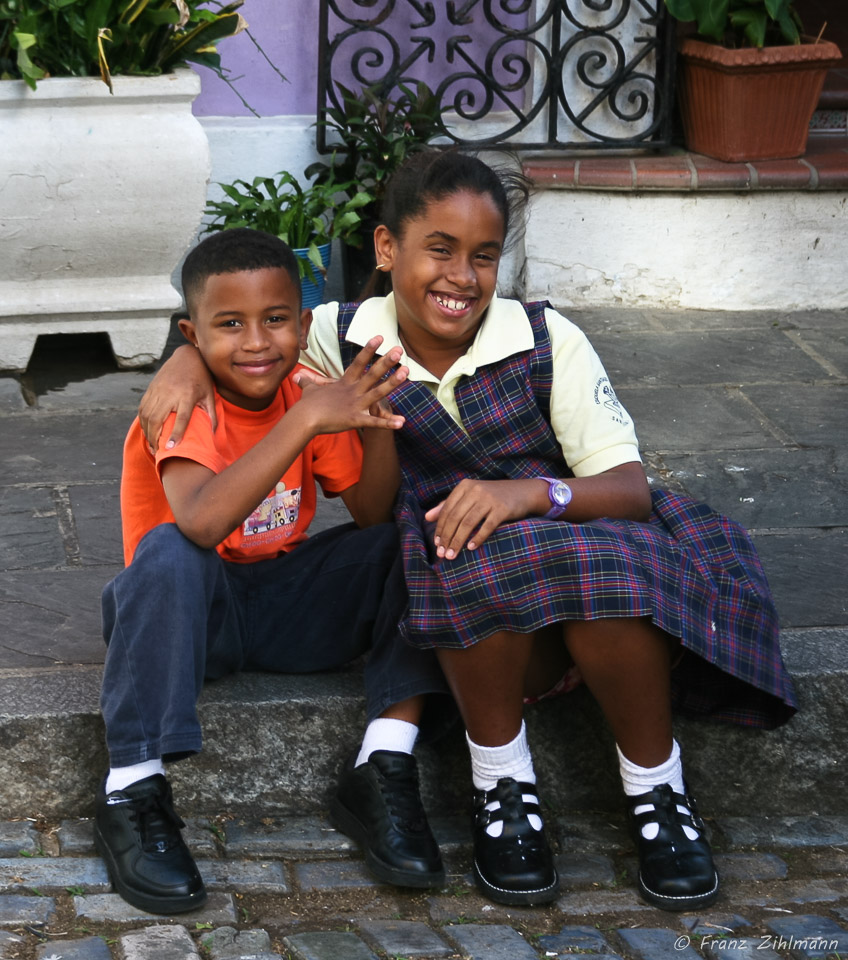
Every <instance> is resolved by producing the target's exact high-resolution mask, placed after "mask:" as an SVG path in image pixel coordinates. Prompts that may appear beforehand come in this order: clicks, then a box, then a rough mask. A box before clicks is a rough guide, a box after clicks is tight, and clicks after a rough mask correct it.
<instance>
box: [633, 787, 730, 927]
mask: <svg viewBox="0 0 848 960" xmlns="http://www.w3.org/2000/svg"><path fill="white" fill-rule="evenodd" d="M642 805H650V806H651V807H653V809H651V810H645V811H643V812H642V813H634V812H633V811H634V809H635V808H636V807H639V806H642ZM678 805H679V806H681V807H683V808H684V809H685V810H686V811H687V812H686V813H681V812H680V810H678V809H677V808H678ZM627 813H628V818H629V820H630V826H631V829H632V831H633V839H634V842H635V843H636V849H637V852H638V854H639V891H640V893H641V894H642V896H643V897H644V898H645V900H647V901H648V903H650V904H652V905H653V906H655V907H659V908H660V909H661V910H696V909H700V908H701V907H706V906H707V905H708V904H710V903H712V902H713V900H715V898H716V897H717V896H718V882H719V881H718V873H717V872H716V868H715V864H714V863H713V856H712V851H711V850H710V845H709V842H708V841H707V838H706V828H705V827H704V821H703V820H702V819H701V818H700V817H699V816H698V810H697V807H696V806H695V799H694V797H692V795H691V794H690V793H689V792H688V790H687V792H686V794H685V795H684V794H680V793H675V792H674V791H673V790H672V789H671V787H670V786H669V784H667V783H663V784H661V785H660V786H658V787H654V788H653V790H650V791H649V792H648V793H643V794H640V795H639V796H638V797H628V798H627ZM648 823H656V824H659V833H658V834H657V835H656V837H654V839H653V840H646V839H645V837H643V836H642V827H643V826H644V825H645V824H648ZM684 827H690V828H692V829H693V830H696V831H697V833H698V836H697V837H696V838H695V839H694V840H690V839H689V837H687V836H686V833H685V831H684V830H683V828H684Z"/></svg>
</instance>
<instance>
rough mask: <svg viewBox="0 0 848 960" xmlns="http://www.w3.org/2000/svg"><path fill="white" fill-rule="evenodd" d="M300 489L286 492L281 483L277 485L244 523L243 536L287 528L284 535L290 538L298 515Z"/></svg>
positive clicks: (284, 486)
mask: <svg viewBox="0 0 848 960" xmlns="http://www.w3.org/2000/svg"><path fill="white" fill-rule="evenodd" d="M300 489H301V488H300V487H296V488H295V489H294V490H286V485H285V484H284V483H283V482H282V481H281V482H280V483H278V484H277V486H276V488H275V489H274V492H273V493H272V494H271V495H270V496H268V497H266V498H265V499H264V500H263V501H262V503H260V504H259V506H258V507H257V508H256V509H255V510H254V511H253V513H251V515H250V516H249V517H248V518H247V520H245V521H244V527H243V532H244V535H245V536H246V537H253V536H256V535H257V534H260V533H268V532H269V531H270V530H276V529H278V528H280V527H288V528H289V529H288V530H286V531H285V532H284V535H285V536H287V537H289V536H291V534H292V533H293V532H294V527H295V524H296V523H297V518H298V514H299V513H300Z"/></svg>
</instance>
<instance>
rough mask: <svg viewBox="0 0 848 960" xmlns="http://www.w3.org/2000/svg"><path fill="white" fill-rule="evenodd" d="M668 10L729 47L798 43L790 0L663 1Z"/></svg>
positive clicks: (797, 23)
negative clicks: (694, 23) (696, 25)
mask: <svg viewBox="0 0 848 960" xmlns="http://www.w3.org/2000/svg"><path fill="white" fill-rule="evenodd" d="M665 3H666V6H667V7H668V10H669V13H670V14H671V15H672V16H673V17H674V18H675V19H677V20H682V21H683V22H685V23H688V22H690V21H696V22H697V24H698V33H699V34H700V35H701V36H703V37H704V38H706V39H708V40H714V41H715V42H716V43H721V44H724V45H725V46H728V47H744V46H751V47H763V46H765V45H766V44H767V43H768V44H781V43H784V44H785V43H789V44H794V43H800V42H801V29H802V25H801V20H800V18H799V17H798V14H797V12H796V11H795V8H794V7H793V5H792V2H791V0H665Z"/></svg>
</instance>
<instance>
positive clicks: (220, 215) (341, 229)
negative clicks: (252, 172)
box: [206, 171, 373, 281]
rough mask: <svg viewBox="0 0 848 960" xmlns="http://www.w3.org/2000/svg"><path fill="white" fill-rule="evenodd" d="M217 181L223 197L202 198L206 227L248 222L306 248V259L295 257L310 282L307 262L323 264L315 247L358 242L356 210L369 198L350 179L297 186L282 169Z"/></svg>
mask: <svg viewBox="0 0 848 960" xmlns="http://www.w3.org/2000/svg"><path fill="white" fill-rule="evenodd" d="M219 186H220V187H221V189H222V190H223V191H224V199H223V200H210V201H209V202H208V203H207V205H206V214H207V216H211V217H212V218H213V219H212V222H211V223H209V224H208V225H207V227H206V230H207V231H214V230H227V229H229V228H231V227H252V228H253V229H255V230H264V231H265V232H266V233H271V234H273V235H274V236H276V237H279V238H280V239H281V240H284V241H285V242H286V243H287V244H288V245H289V246H290V247H292V249H298V248H300V249H306V250H307V251H308V252H307V257H308V258H309V259H308V262H307V261H304V260H303V259H301V258H298V266H299V268H300V271H301V276H307V277H308V278H309V279H310V280H313V281H314V279H315V273H314V270H313V265H314V268H316V269H318V270H321V269H323V265H322V263H321V255H320V253H319V252H318V247H319V246H321V245H322V244H325V243H330V242H331V241H332V240H335V239H337V238H338V239H340V240H342V241H343V242H345V243H350V244H353V245H357V244H359V243H361V242H362V241H361V238H360V236H359V227H360V224H361V221H362V215H361V210H362V208H363V207H366V206H367V205H368V204H369V203H371V201H372V199H373V197H372V196H371V194H370V193H368V192H367V191H360V192H357V191H356V189H355V185H354V184H352V183H338V182H336V181H335V180H334V179H332V178H330V179H328V180H327V181H325V182H317V181H316V182H315V183H313V184H310V185H309V186H307V187H302V186H301V185H300V183H299V182H298V180H297V179H296V178H295V177H294V176H292V174H290V173H288V172H287V171H283V172H282V173H279V174H277V176H276V178H274V177H255V178H254V179H253V181H252V182H251V183H248V182H247V181H246V180H235V181H233V183H221V184H219Z"/></svg>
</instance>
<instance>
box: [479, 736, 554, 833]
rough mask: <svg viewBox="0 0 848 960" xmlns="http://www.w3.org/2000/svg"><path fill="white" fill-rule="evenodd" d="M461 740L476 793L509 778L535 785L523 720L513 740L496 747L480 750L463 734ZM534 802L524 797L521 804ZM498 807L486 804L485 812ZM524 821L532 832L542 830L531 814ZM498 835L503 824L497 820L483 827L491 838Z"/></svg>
mask: <svg viewBox="0 0 848 960" xmlns="http://www.w3.org/2000/svg"><path fill="white" fill-rule="evenodd" d="M465 739H466V740H467V741H468V750H469V752H470V753H471V779H472V781H473V783H474V786H475V787H476V788H477V789H478V790H492V789H494V788H495V787H496V786H497V785H498V780H500V779H502V778H503V777H512V778H513V779H514V780H517V781H518V782H519V783H535V782H536V773H535V771H534V770H533V757H532V755H531V754H530V747H529V745H528V743H527V728H526V726H525V725H524V721H523V720H522V721H521V729H520V730H519V731H518V735H517V736H516V737H515V739H514V740H510V741H509V743H504V744H501V745H500V746H497V747H481V746H480V744H479V743H475V742H474V741H473V740H472V739H471V737H469V736H468V734H467V733H466V734H465ZM536 799H537V798H536V797H535V796H528V795H527V794H524V800H526V801H527V802H528V803H535V802H536ZM499 806H500V804H499V803H498V801H497V800H496V801H494V802H493V803H487V804H486V809H487V810H496V809H497V808H498V807H499ZM527 819H528V820H529V821H530V825H531V826H532V827H533V829H534V830H541V829H542V821H541V819H540V818H539V817H538V816H537V815H536V814H535V813H530V814H528V815H527ZM502 832H503V821H501V820H495V821H493V822H492V823H490V824H489V826H488V827H486V833H488V834H489V836H491V837H499V836H500V835H501V833H502Z"/></svg>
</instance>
